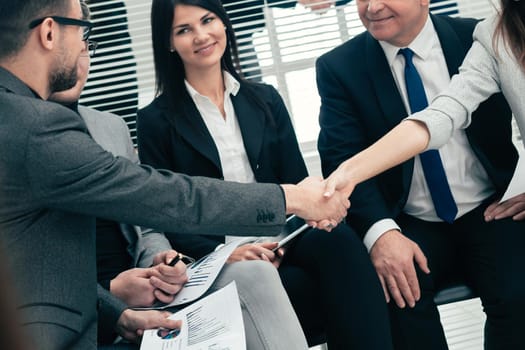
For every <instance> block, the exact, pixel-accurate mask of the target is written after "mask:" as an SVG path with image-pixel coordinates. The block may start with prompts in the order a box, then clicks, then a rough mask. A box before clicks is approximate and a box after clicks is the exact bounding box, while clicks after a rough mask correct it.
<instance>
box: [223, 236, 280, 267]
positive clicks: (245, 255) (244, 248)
mask: <svg viewBox="0 0 525 350" xmlns="http://www.w3.org/2000/svg"><path fill="white" fill-rule="evenodd" d="M277 244H278V243H277V242H265V243H253V244H244V245H241V246H240V247H237V248H236V249H235V250H234V251H233V253H232V254H231V255H230V257H229V258H228V261H227V262H228V264H231V263H233V262H236V261H242V260H264V261H268V262H270V263H272V264H273V265H274V266H275V267H276V268H277V267H279V265H280V264H281V258H282V255H284V252H281V255H279V254H276V253H274V252H273V251H272V249H274V248H275V247H277Z"/></svg>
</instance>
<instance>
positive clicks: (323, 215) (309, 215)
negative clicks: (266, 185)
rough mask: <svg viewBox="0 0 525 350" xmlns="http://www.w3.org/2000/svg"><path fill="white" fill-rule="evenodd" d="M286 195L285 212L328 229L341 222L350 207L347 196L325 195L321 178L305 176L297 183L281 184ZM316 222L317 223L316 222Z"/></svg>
mask: <svg viewBox="0 0 525 350" xmlns="http://www.w3.org/2000/svg"><path fill="white" fill-rule="evenodd" d="M282 188H283V190H284V193H285V197H286V213H287V214H292V213H293V214H296V215H297V216H299V217H301V218H303V219H305V220H306V221H308V223H309V224H311V225H313V226H319V223H320V222H324V223H327V224H326V225H322V226H319V228H322V229H325V230H327V231H330V230H331V229H332V228H334V227H335V226H337V224H338V223H339V222H341V221H342V220H343V219H344V218H345V216H346V213H347V210H348V208H349V207H350V201H349V200H348V197H345V196H344V195H343V194H341V193H340V192H335V193H333V194H332V195H331V196H329V197H325V195H324V194H325V190H326V189H325V184H324V182H323V180H322V179H321V178H317V177H307V178H305V179H304V180H303V181H301V182H300V183H298V184H297V185H295V186H294V185H282ZM316 223H317V224H316Z"/></svg>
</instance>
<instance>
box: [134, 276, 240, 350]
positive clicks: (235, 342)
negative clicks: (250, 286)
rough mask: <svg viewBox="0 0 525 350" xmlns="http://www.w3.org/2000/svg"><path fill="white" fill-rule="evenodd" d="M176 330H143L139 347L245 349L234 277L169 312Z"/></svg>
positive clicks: (161, 349)
mask: <svg viewBox="0 0 525 350" xmlns="http://www.w3.org/2000/svg"><path fill="white" fill-rule="evenodd" d="M170 318H171V319H173V320H182V327H181V329H180V330H175V331H168V330H160V329H150V330H147V331H145V332H144V335H143V337H142V343H141V345H140V349H141V350H246V338H245V335H244V324H243V321H242V313H241V304H240V302H239V295H238V294H237V287H236V285H235V281H233V282H231V283H230V284H228V285H227V286H226V287H224V288H222V289H219V290H218V291H216V292H214V293H213V294H210V295H208V296H206V297H205V298H202V299H201V300H199V301H197V302H195V303H193V304H191V305H190V306H187V307H186V308H184V309H182V310H180V311H178V312H177V313H174V314H173V315H171V316H170Z"/></svg>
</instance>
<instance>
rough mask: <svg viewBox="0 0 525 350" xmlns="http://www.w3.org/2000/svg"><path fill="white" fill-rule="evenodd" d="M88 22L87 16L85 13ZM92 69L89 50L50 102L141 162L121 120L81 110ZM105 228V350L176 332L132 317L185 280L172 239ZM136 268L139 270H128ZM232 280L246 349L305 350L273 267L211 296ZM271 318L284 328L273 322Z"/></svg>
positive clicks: (237, 267)
mask: <svg viewBox="0 0 525 350" xmlns="http://www.w3.org/2000/svg"><path fill="white" fill-rule="evenodd" d="M84 9H85V8H84V7H83V10H84ZM84 16H85V17H87V13H86V14H84ZM89 62H90V58H89V54H88V53H87V51H86V53H85V54H83V55H82V56H81V57H80V59H79V61H78V81H77V84H76V85H75V86H74V87H73V88H71V89H69V90H66V91H61V92H58V93H55V94H53V95H51V97H50V98H49V99H50V100H52V101H55V102H58V103H61V104H63V105H65V106H67V107H69V108H71V109H72V110H74V111H76V112H77V113H79V114H80V116H81V117H82V119H83V120H84V122H85V123H86V126H87V129H88V131H89V133H90V134H91V136H92V137H93V139H94V140H95V141H96V142H97V143H98V144H99V145H100V146H102V148H104V149H105V150H106V151H109V152H111V153H112V154H113V155H114V156H115V157H118V156H120V157H125V158H128V159H130V160H132V161H133V162H134V163H138V157H137V154H136V152H135V150H134V148H133V143H132V141H131V137H130V134H129V130H128V128H127V126H126V123H125V122H124V120H123V119H122V118H120V117H118V116H117V115H114V114H111V113H108V112H100V111H97V110H94V109H92V108H88V107H84V106H81V105H78V99H79V97H80V94H81V92H82V90H83V88H84V85H85V83H86V81H87V77H88V71H89ZM105 227H107V226H105V225H103V224H101V223H100V222H99V221H98V220H97V274H98V281H99V283H100V284H101V286H100V287H99V304H100V307H99V317H98V343H99V346H100V345H101V344H111V343H112V342H113V340H114V339H115V331H116V332H117V333H118V334H119V335H120V336H122V337H123V338H125V339H127V340H129V341H138V340H140V339H139V338H140V335H141V334H142V331H143V330H144V329H145V328H146V327H148V328H160V327H162V328H170V327H171V328H173V327H177V325H176V324H175V323H174V322H175V321H170V320H166V314H165V312H161V311H134V310H131V309H130V308H129V306H137V307H148V306H151V305H152V304H153V303H154V302H155V301H156V300H161V301H163V302H165V303H168V302H171V301H172V299H173V297H174V295H175V294H176V293H177V292H178V291H179V290H180V288H181V286H182V285H183V284H184V283H185V282H186V281H187V276H186V268H185V265H184V263H183V262H182V261H180V262H178V263H177V264H175V266H173V267H171V266H168V265H166V264H164V263H165V262H169V261H171V259H173V258H174V257H175V256H176V255H177V252H176V251H174V250H172V249H171V246H170V243H169V241H168V240H167V238H166V237H165V236H164V234H163V233H159V232H155V231H154V230H150V229H147V230H144V231H143V232H141V230H140V228H138V227H137V226H133V225H128V224H124V223H121V224H119V225H111V226H110V227H113V229H112V230H110V231H109V232H108V230H107V229H105ZM103 234H106V235H108V236H113V237H114V239H110V240H109V241H108V240H105V239H104V238H103V237H102V235H103ZM122 237H123V238H124V239H125V242H126V243H127V246H126V247H125V246H123V245H122V244H121V243H120V244H119V242H122V239H119V238H122ZM104 244H106V245H107V244H111V245H112V246H110V247H107V246H104ZM126 248H127V249H126ZM101 255H102V257H100V256H101ZM109 258H111V259H109ZM110 260H111V261H110ZM126 263H127V264H126ZM130 263H131V265H132V266H136V268H129V267H130V266H129V265H130ZM124 270H125V271H124ZM119 272H120V273H119ZM117 274H118V275H117ZM104 276H110V277H111V278H112V279H111V281H108V283H107V285H106V283H103V281H104ZM233 280H235V281H236V284H237V290H238V293H239V295H240V301H241V306H242V312H243V320H244V323H245V331H246V343H247V347H248V348H249V349H250V350H256V349H261V350H263V349H265V350H273V349H276V348H280V347H282V348H283V349H292V348H294V347H295V348H297V349H304V348H306V347H307V343H306V339H305V337H304V334H303V332H302V330H301V326H300V324H299V321H298V319H297V317H296V315H295V313H294V312H293V307H292V305H291V303H290V301H289V299H288V297H287V295H286V291H285V290H284V288H283V286H282V284H281V281H280V278H279V275H278V274H277V273H276V271H275V269H274V268H273V267H272V265H270V264H268V263H266V262H263V261H250V262H246V261H245V262H239V263H237V264H229V265H226V266H225V267H224V268H223V270H222V271H221V273H220V275H219V276H218V278H217V280H216V282H215V283H214V285H212V287H211V288H210V291H214V290H216V289H218V288H220V287H222V286H225V285H226V284H228V283H230V282H231V281H233ZM156 286H158V287H156ZM130 291H132V293H130ZM109 292H111V293H109ZM117 296H118V297H117ZM272 318H274V319H277V320H279V322H271V320H272Z"/></svg>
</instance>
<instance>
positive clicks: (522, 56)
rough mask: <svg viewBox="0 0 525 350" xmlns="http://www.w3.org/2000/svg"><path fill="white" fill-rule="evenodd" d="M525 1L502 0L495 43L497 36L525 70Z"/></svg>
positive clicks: (494, 43)
mask: <svg viewBox="0 0 525 350" xmlns="http://www.w3.org/2000/svg"><path fill="white" fill-rule="evenodd" d="M524 19H525V2H524V1H520V0H501V15H500V18H499V21H498V24H497V26H496V32H495V35H494V41H493V45H496V39H497V37H499V36H500V37H501V38H503V42H504V43H505V45H507V48H510V50H511V51H512V54H513V55H514V57H515V58H516V60H517V61H518V62H519V64H520V65H521V68H522V69H523V70H525V23H524Z"/></svg>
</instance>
